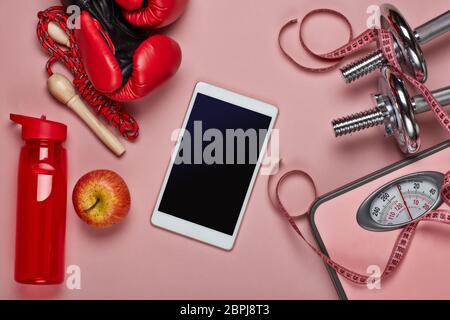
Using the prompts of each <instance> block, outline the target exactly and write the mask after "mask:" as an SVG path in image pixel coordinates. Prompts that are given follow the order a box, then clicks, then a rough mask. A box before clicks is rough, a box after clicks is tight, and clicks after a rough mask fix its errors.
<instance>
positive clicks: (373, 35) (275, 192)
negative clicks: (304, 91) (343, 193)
mask: <svg viewBox="0 0 450 320" xmlns="http://www.w3.org/2000/svg"><path fill="white" fill-rule="evenodd" d="M319 13H326V14H331V15H333V16H337V17H339V18H340V19H342V20H343V21H344V22H345V24H346V25H347V27H348V29H349V39H350V41H349V42H348V43H347V44H345V45H344V46H342V47H340V48H338V49H336V50H334V51H332V52H329V53H325V54H318V53H315V52H313V51H312V50H311V49H310V48H309V47H308V46H307V45H306V43H305V41H304V39H303V26H304V23H305V21H306V20H307V19H308V18H310V17H311V16H313V15H315V14H319ZM297 22H298V20H297V19H292V20H290V21H288V22H287V23H286V24H285V25H284V26H283V27H282V28H281V29H280V32H279V35H278V44H279V46H280V49H281V52H282V53H283V55H284V56H285V57H286V58H287V59H288V60H289V61H290V62H292V63H293V64H294V65H295V66H296V67H298V68H299V69H301V70H303V71H307V72H314V73H320V72H327V71H330V70H333V69H335V68H336V67H337V66H338V65H339V64H340V63H341V62H342V60H343V59H344V58H345V57H347V56H348V55H350V54H352V53H355V52H357V51H359V50H361V49H363V48H364V47H366V46H367V45H368V44H370V43H372V42H375V41H376V40H378V41H379V43H380V46H381V48H382V51H383V53H384V55H385V57H386V59H387V60H388V61H389V64H390V65H391V67H392V68H393V70H394V72H395V73H396V74H397V75H399V76H401V77H403V78H404V79H406V80H407V81H408V82H409V83H410V84H411V85H412V86H414V87H415V88H416V89H417V90H418V91H419V92H420V93H421V94H422V95H423V96H424V98H425V99H426V100H427V102H428V104H429V105H430V106H431V110H432V111H433V113H434V115H435V117H436V119H437V120H438V121H439V123H440V124H441V126H442V127H443V128H444V129H445V130H446V131H447V132H448V133H450V118H449V116H448V114H447V113H446V112H445V110H444V108H443V107H442V106H441V105H440V104H439V102H438V101H437V100H436V99H435V98H434V97H433V95H432V94H431V91H430V90H429V89H428V88H427V87H426V86H425V85H424V84H422V83H420V82H418V81H417V80H415V79H414V78H413V77H411V76H409V75H407V74H405V73H404V72H403V71H402V70H401V68H400V65H399V63H398V61H397V58H396V57H395V54H394V52H395V51H394V45H393V44H394V42H393V39H392V35H391V33H390V32H389V31H387V30H383V29H380V30H378V29H369V30H367V31H365V32H363V33H362V34H360V35H359V36H358V37H356V38H355V39H352V37H353V30H352V26H351V24H350V22H349V21H348V19H347V18H346V17H345V16H344V15H343V14H341V13H340V12H337V11H334V10H330V9H318V10H313V11H311V12H309V13H308V14H307V15H306V16H305V17H304V18H303V20H302V21H301V23H300V28H299V41H300V44H301V46H302V47H303V48H304V49H305V50H306V51H307V52H308V53H309V54H310V55H312V56H313V57H315V58H318V59H320V60H323V61H328V62H333V61H336V63H335V64H333V65H331V66H329V67H325V68H311V67H307V66H304V65H302V64H300V63H299V62H297V61H296V60H295V59H294V58H293V56H291V55H290V54H289V53H288V52H287V51H286V50H285V48H284V47H283V44H282V42H281V36H282V35H283V33H284V32H285V30H286V29H287V28H288V27H289V26H291V25H293V24H295V23H297ZM298 174H301V175H303V176H306V177H307V178H308V180H309V181H310V183H311V184H312V186H313V187H314V190H316V186H315V185H314V181H313V180H312V178H311V177H310V176H309V175H308V174H307V173H305V172H303V171H301V170H293V171H289V172H287V173H285V174H284V175H283V176H282V177H281V178H280V179H279V180H278V181H277V182H276V183H275V184H274V183H273V182H272V180H273V176H271V177H270V178H269V182H268V193H269V197H270V199H271V201H272V204H273V205H274V207H275V208H276V209H277V210H278V211H279V212H280V213H281V214H282V215H283V216H285V217H286V218H287V220H288V221H289V224H290V225H291V226H292V228H293V229H294V230H295V232H296V233H297V234H298V235H299V236H300V238H301V239H303V240H304V241H305V242H306V244H307V245H308V246H309V247H310V248H311V249H312V250H313V251H314V252H315V253H316V254H317V255H318V256H319V257H320V258H321V259H322V260H323V261H324V262H325V263H326V264H327V265H328V266H330V267H331V268H333V269H334V270H335V271H336V272H337V273H338V274H339V275H341V276H342V277H344V278H345V279H347V280H349V281H351V282H353V283H356V284H360V285H364V284H367V283H368V282H369V281H371V280H372V281H377V279H371V278H370V277H369V276H367V275H363V274H360V273H357V272H354V271H352V270H350V269H348V268H346V267H344V266H342V265H341V264H338V263H336V262H335V261H333V260H332V259H331V258H330V257H328V256H327V255H326V254H324V253H323V252H322V251H321V250H320V249H319V248H316V247H315V246H314V245H313V244H311V242H309V241H308V240H307V239H306V238H305V236H304V235H303V234H302V232H301V231H300V229H299V228H298V226H297V224H296V223H295V220H294V217H293V216H292V215H291V214H290V213H289V212H288V210H287V209H286V207H285V206H284V205H283V203H282V201H281V198H280V187H281V184H283V182H284V181H285V180H286V179H287V178H288V177H291V176H293V175H298ZM314 192H316V191H314ZM441 193H442V199H443V201H444V202H445V204H446V205H448V206H450V172H448V173H447V174H446V175H445V180H444V185H443V187H442V192H441ZM421 221H429V222H438V223H444V224H450V212H449V211H447V210H435V211H432V212H429V213H428V214H426V215H425V216H424V217H423V218H421V219H420V220H418V221H415V222H413V223H412V224H410V225H408V226H406V227H405V228H404V229H403V230H402V231H401V233H400V234H399V236H398V238H397V240H396V242H395V244H394V247H393V249H392V253H391V255H390V257H389V259H388V261H387V264H386V267H385V269H384V271H383V273H382V274H381V276H380V279H379V280H381V279H384V278H386V277H387V276H388V275H390V274H391V273H392V272H394V271H395V270H396V268H397V267H398V266H399V265H400V263H401V261H402V260H403V258H404V257H405V255H406V252H407V251H408V248H409V246H410V245H411V242H412V239H413V237H414V234H415V231H416V228H417V226H418V224H419V223H420V222H421Z"/></svg>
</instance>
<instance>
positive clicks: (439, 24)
mask: <svg viewBox="0 0 450 320" xmlns="http://www.w3.org/2000/svg"><path fill="white" fill-rule="evenodd" d="M448 31H450V10H449V11H447V12H445V13H443V14H441V15H440V16H438V17H436V18H434V19H432V20H430V21H428V22H425V23H424V24H423V25H421V26H420V27H418V28H416V30H414V33H415V37H416V39H417V41H418V42H419V43H420V44H425V43H427V42H430V41H431V40H433V39H434V38H437V37H439V36H440V35H442V34H444V33H446V32H448Z"/></svg>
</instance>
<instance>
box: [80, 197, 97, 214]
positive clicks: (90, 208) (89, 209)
mask: <svg viewBox="0 0 450 320" xmlns="http://www.w3.org/2000/svg"><path fill="white" fill-rule="evenodd" d="M99 202H100V198H99V197H96V198H95V203H94V204H93V205H92V206H90V207H89V208H87V209H86V210H84V212H86V213H89V211H91V210H92V209H94V208H95V206H96V205H97V204H98V203H99Z"/></svg>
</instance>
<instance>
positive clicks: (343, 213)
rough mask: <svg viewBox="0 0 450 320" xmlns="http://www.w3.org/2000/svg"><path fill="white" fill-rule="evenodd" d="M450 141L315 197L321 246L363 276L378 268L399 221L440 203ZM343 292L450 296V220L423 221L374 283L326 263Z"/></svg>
mask: <svg viewBox="0 0 450 320" xmlns="http://www.w3.org/2000/svg"><path fill="white" fill-rule="evenodd" d="M449 170H450V141H447V142H445V143H443V144H440V145H438V146H436V147H434V148H431V149H429V150H426V151H424V152H422V153H420V154H418V155H417V156H415V157H414V158H408V159H406V160H403V161H401V162H398V163H395V164H393V165H391V166H388V167H387V168H384V169H382V170H380V171H377V172H375V173H373V174H371V175H369V176H367V177H364V178H362V179H360V180H357V181H356V182H353V183H350V184H348V185H346V186H344V187H342V188H340V189H338V190H336V191H334V192H331V193H329V194H327V195H324V196H322V197H320V198H318V199H317V201H316V202H315V203H314V204H313V205H312V207H311V209H310V215H309V217H310V222H311V226H312V229H313V233H314V236H315V238H316V241H317V243H318V244H319V246H320V248H321V250H322V251H323V252H324V253H325V254H327V255H328V256H329V257H330V258H331V259H332V260H334V261H335V262H337V263H339V264H341V265H343V266H345V267H346V268H349V269H350V270H352V271H355V272H358V273H360V274H366V275H368V276H372V275H376V272H379V274H381V273H382V272H383V270H384V268H385V266H386V263H387V261H388V259H389V256H390V254H391V252H392V249H393V246H394V244H395V241H396V239H397V237H398V235H399V233H400V232H401V230H402V228H404V227H405V226H406V225H408V224H410V223H411V222H412V221H415V220H417V219H420V217H421V216H422V215H424V214H426V213H427V212H429V211H431V210H434V209H436V208H437V207H440V208H441V209H450V208H448V206H446V205H445V204H442V199H441V197H440V188H441V186H442V181H443V178H444V176H443V175H444V174H445V173H447V172H448V171H449ZM327 269H328V272H329V273H330V276H331V279H332V281H333V283H334V286H335V288H336V290H337V292H338V294H339V297H340V298H341V299H351V300H366V299H374V300H380V299H450V272H449V270H450V226H449V225H444V224H441V223H435V222H421V223H419V226H418V227H417V230H416V233H415V236H414V238H413V240H412V243H411V246H410V248H409V251H408V252H407V253H406V256H405V257H404V259H403V261H402V262H401V264H400V266H399V267H398V268H397V269H396V270H395V271H394V272H393V273H392V274H390V275H389V276H388V277H387V278H385V279H382V280H381V281H380V282H379V283H378V285H376V286H370V285H369V286H367V285H357V284H354V283H352V282H349V281H348V280H346V279H344V278H343V277H341V276H340V275H339V274H337V273H336V272H335V271H334V270H333V269H332V268H330V267H329V266H327Z"/></svg>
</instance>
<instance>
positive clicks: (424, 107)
mask: <svg viewBox="0 0 450 320" xmlns="http://www.w3.org/2000/svg"><path fill="white" fill-rule="evenodd" d="M432 94H433V97H435V98H436V100H437V101H438V102H439V103H440V104H441V105H442V106H448V105H450V87H446V88H442V89H439V90H436V91H433V92H432ZM411 100H412V104H413V108H414V113H415V114H419V113H424V112H428V111H430V106H429V105H428V103H427V101H426V100H425V98H424V97H423V96H422V95H418V96H415V97H413V98H412V99H411Z"/></svg>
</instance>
